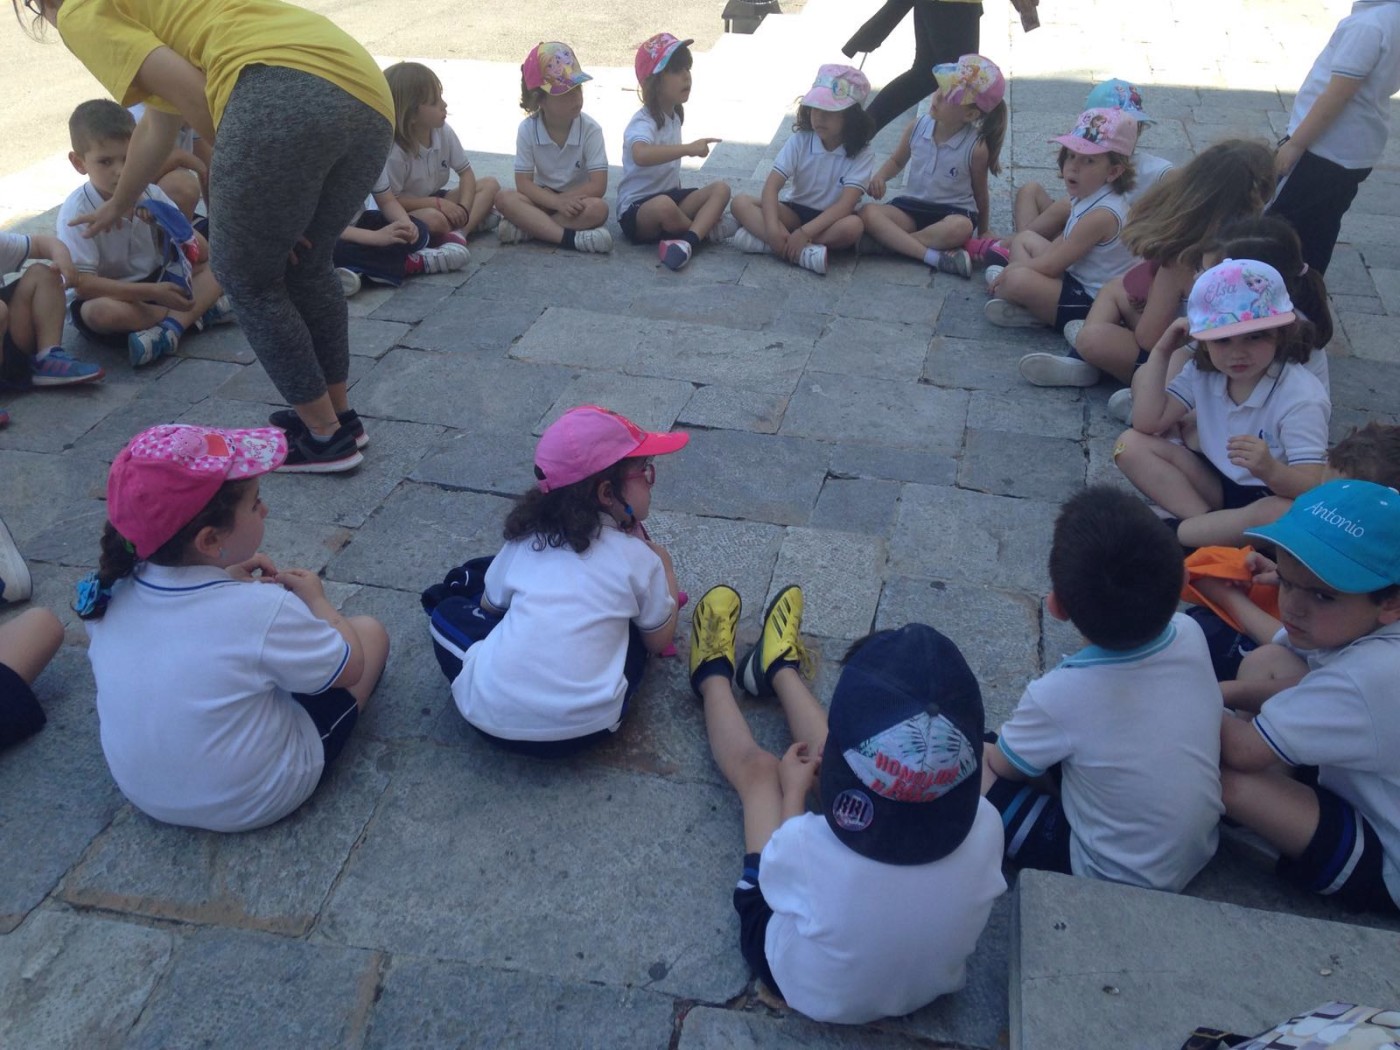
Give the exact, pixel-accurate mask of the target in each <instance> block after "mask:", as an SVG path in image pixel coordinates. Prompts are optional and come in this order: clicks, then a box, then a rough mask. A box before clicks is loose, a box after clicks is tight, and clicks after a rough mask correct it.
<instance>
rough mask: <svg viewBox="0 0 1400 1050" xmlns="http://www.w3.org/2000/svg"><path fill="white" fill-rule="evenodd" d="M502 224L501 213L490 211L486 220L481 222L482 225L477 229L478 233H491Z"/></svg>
mask: <svg viewBox="0 0 1400 1050" xmlns="http://www.w3.org/2000/svg"><path fill="white" fill-rule="evenodd" d="M500 224H501V213H500V212H498V211H488V212H487V213H486V218H484V219H482V220H481V225H480V226H478V227H477V228H476V232H477V233H490V232H491V231H492V230H494V229H495V228H496V227H497V226H499V225H500Z"/></svg>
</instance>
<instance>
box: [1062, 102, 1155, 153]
mask: <svg viewBox="0 0 1400 1050" xmlns="http://www.w3.org/2000/svg"><path fill="white" fill-rule="evenodd" d="M1137 138H1138V122H1137V120H1136V118H1134V117H1133V115H1132V114H1131V113H1128V112H1127V111H1126V110H1122V109H1086V110H1085V111H1084V112H1083V113H1081V114H1079V119H1078V120H1077V121H1075V124H1074V130H1073V131H1071V132H1070V133H1069V134H1068V135H1057V136H1055V137H1054V138H1053V139H1051V140H1050V141H1051V142H1057V143H1059V144H1060V145H1061V146H1063V147H1065V149H1067V150H1069V151H1070V152H1072V153H1121V154H1122V155H1123V156H1125V157H1130V156H1132V153H1133V150H1134V149H1135V148H1137Z"/></svg>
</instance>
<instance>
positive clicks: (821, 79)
mask: <svg viewBox="0 0 1400 1050" xmlns="http://www.w3.org/2000/svg"><path fill="white" fill-rule="evenodd" d="M869 97H870V81H869V80H867V79H866V77H865V74H864V73H862V72H861V71H860V70H859V69H856V68H855V67H854V66H842V65H828V66H822V67H821V68H820V69H819V70H817V79H816V80H814V81H813V82H812V89H811V90H810V91H808V92H807V94H805V95H803V96H802V105H804V106H811V107H812V108H813V109H824V110H826V111H827V112H829V113H839V112H841V110H843V109H850V108H851V107H852V106H861V105H864V104H865V100H866V99H867V98H869Z"/></svg>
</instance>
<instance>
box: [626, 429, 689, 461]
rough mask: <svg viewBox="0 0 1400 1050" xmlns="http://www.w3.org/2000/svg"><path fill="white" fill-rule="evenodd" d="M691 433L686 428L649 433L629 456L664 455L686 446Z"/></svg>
mask: <svg viewBox="0 0 1400 1050" xmlns="http://www.w3.org/2000/svg"><path fill="white" fill-rule="evenodd" d="M689 441H690V435H689V434H688V433H687V432H686V431H684V430H673V431H671V432H670V433H669V434H647V436H646V437H644V438H643V439H642V443H641V444H640V445H638V446H637V447H636V449H635V450H634V451H633V452H632V453H631V455H630V456H629V458H636V457H640V456H664V455H667V454H668V453H671V452H678V451H680V450H681V449H683V448H685V446H686V444H687V443H688V442H689Z"/></svg>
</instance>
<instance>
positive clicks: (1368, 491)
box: [1245, 478, 1400, 594]
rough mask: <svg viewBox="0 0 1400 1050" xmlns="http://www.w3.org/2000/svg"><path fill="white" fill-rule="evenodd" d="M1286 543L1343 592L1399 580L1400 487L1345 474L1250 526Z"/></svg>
mask: <svg viewBox="0 0 1400 1050" xmlns="http://www.w3.org/2000/svg"><path fill="white" fill-rule="evenodd" d="M1245 535H1246V536H1248V537H1250V538H1251V539H1260V540H1267V541H1268V542H1270V543H1273V544H1276V545H1277V546H1279V547H1282V548H1283V549H1284V550H1286V551H1287V552H1288V553H1289V554H1291V555H1293V557H1295V558H1297V559H1298V560H1299V561H1300V562H1302V563H1303V567H1304V568H1306V569H1307V570H1308V571H1309V572H1311V573H1312V574H1313V575H1314V576H1316V577H1317V578H1318V579H1319V580H1321V581H1322V582H1323V583H1325V584H1327V586H1329V587H1334V588H1336V589H1337V590H1338V591H1341V592H1342V593H1343V594H1369V593H1370V592H1372V591H1379V590H1381V589H1382V588H1384V587H1389V586H1390V585H1391V584H1393V583H1400V492H1396V491H1395V490H1394V489H1391V488H1386V487H1385V486H1384V485H1377V484H1375V483H1374V482H1370V481H1357V480H1355V479H1350V478H1344V479H1341V480H1338V481H1329V482H1327V483H1326V484H1325V485H1319V486H1318V487H1317V488H1315V489H1310V490H1309V491H1307V492H1305V493H1303V494H1302V495H1301V496H1299V497H1298V498H1297V499H1296V500H1294V501H1293V506H1292V507H1290V508H1289V509H1288V513H1287V514H1285V515H1284V516H1283V517H1281V518H1279V520H1278V521H1276V522H1274V523H1273V524H1272V525H1261V526H1259V527H1258V528H1254V529H1247V530H1245Z"/></svg>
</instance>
